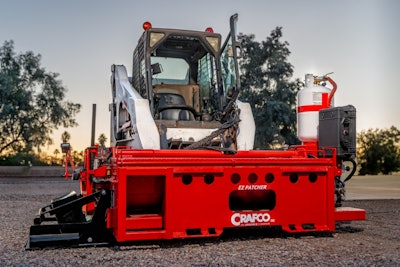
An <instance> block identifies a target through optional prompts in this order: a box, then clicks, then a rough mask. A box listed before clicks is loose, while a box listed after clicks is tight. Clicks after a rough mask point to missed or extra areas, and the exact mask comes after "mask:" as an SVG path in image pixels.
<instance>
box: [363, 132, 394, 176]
mask: <svg viewBox="0 0 400 267" xmlns="http://www.w3.org/2000/svg"><path fill="white" fill-rule="evenodd" d="M357 162H358V165H359V166H360V170H359V174H360V175H365V174H373V175H376V174H379V173H383V174H390V173H392V172H396V171H400V130H399V129H397V128H396V127H394V126H392V127H390V128H389V129H383V130H382V129H368V130H367V131H362V132H360V133H359V134H357Z"/></svg>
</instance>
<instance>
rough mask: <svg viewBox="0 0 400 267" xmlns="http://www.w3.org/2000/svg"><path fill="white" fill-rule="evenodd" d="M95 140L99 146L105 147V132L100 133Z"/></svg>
mask: <svg viewBox="0 0 400 267" xmlns="http://www.w3.org/2000/svg"><path fill="white" fill-rule="evenodd" d="M97 142H99V144H100V147H103V148H104V147H105V146H106V142H107V137H106V135H105V134H103V133H102V134H100V135H99V138H98V139H97Z"/></svg>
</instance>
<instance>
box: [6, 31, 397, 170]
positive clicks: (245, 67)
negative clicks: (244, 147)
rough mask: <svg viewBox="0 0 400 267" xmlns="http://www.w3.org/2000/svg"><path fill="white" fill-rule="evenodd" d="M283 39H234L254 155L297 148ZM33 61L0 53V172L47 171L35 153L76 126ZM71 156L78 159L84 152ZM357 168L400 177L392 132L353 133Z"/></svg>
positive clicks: (72, 111) (292, 86)
mask: <svg viewBox="0 0 400 267" xmlns="http://www.w3.org/2000/svg"><path fill="white" fill-rule="evenodd" d="M282 37H283V31H282V27H276V28H275V29H273V30H272V31H271V33H270V34H269V35H268V36H267V37H266V38H265V40H263V41H261V42H259V41H257V40H256V38H255V35H254V34H248V35H247V34H243V33H240V34H239V36H238V40H239V41H240V43H241V45H242V57H241V58H240V62H239V63H240V73H241V77H240V79H241V85H242V92H241V95H240V99H241V100H242V101H245V102H249V103H250V105H251V107H252V111H253V115H254V119H255V123H256V136H255V149H284V148H285V147H287V146H290V145H295V144H300V141H299V139H298V138H297V136H296V132H297V129H296V119H297V118H296V97H297V93H298V92H299V90H300V89H301V88H302V87H303V82H302V81H301V80H300V79H298V78H296V79H294V78H293V72H294V67H293V65H292V64H291V63H290V62H289V60H288V57H289V55H290V50H289V43H288V42H287V41H284V40H282ZM40 60H41V56H40V54H38V55H36V54H34V53H33V52H31V51H28V52H25V53H21V54H16V53H15V51H14V43H13V41H5V42H4V44H3V46H2V47H0V67H1V68H0V129H1V131H2V134H1V136H0V165H6V164H12V165H19V164H20V163H21V162H24V163H26V162H28V161H30V162H31V163H32V162H33V163H34V164H35V165H41V164H46V163H43V162H40V157H38V155H39V154H40V153H41V147H43V146H45V145H51V144H53V140H52V138H51V135H52V133H53V130H54V129H57V128H59V127H61V126H62V127H65V128H67V127H75V126H77V125H78V124H77V122H76V120H75V116H76V114H77V113H78V112H79V111H80V108H81V105H80V104H79V103H72V102H70V101H67V100H65V94H66V88H65V87H64V86H63V85H62V81H61V80H60V79H59V78H58V76H59V75H58V74H57V73H53V72H47V71H46V70H45V69H44V68H43V67H41V62H40ZM105 140H106V137H105V135H101V136H100V137H99V142H100V143H101V144H102V145H103V146H104V143H105ZM54 152H55V153H54V154H58V153H59V151H58V153H57V151H54ZM78 154H80V155H82V156H83V152H80V153H78ZM357 161H358V165H359V173H360V174H361V175H364V174H379V173H383V174H389V173H393V172H396V171H399V170H400V134H399V130H398V129H397V128H396V127H394V126H393V127H391V128H389V129H383V130H382V129H369V130H367V131H362V132H360V133H358V134H357ZM50 162H53V163H55V162H59V161H50ZM53 163H50V164H53Z"/></svg>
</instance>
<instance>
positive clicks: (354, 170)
mask: <svg viewBox="0 0 400 267" xmlns="http://www.w3.org/2000/svg"><path fill="white" fill-rule="evenodd" d="M346 161H348V162H351V164H353V168H352V170H351V172H350V173H349V175H347V177H346V179H344V181H343V182H344V183H345V182H347V181H348V180H350V179H351V177H353V175H354V173H355V172H356V169H357V163H356V162H355V161H354V159H349V160H344V161H343V162H346Z"/></svg>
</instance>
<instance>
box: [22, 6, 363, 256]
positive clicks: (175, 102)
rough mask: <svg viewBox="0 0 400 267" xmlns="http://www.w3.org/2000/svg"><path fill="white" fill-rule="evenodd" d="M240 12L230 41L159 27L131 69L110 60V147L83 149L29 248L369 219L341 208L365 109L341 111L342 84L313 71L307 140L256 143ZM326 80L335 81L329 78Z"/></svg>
mask: <svg viewBox="0 0 400 267" xmlns="http://www.w3.org/2000/svg"><path fill="white" fill-rule="evenodd" d="M236 20H237V14H235V15H233V16H232V17H231V20H230V26H231V32H230V33H229V34H228V37H227V39H226V41H225V42H224V43H222V42H221V35H220V34H216V33H214V32H213V30H212V29H211V28H207V29H206V31H204V32H201V31H188V30H173V29H160V28H153V27H152V26H151V24H150V23H148V22H147V23H145V24H144V33H143V35H142V36H141V38H140V39H139V42H138V45H137V47H136V49H135V50H134V53H133V70H132V77H128V75H127V72H126V68H125V67H124V66H122V65H113V66H112V76H111V85H112V97H113V102H112V103H111V104H110V113H111V138H110V139H111V147H110V148H102V147H99V146H97V145H95V146H92V147H89V148H87V149H86V151H85V161H84V167H83V169H82V170H81V171H80V172H79V173H75V175H74V177H73V178H74V179H79V181H80V188H81V192H80V194H77V193H75V192H71V193H69V194H67V195H64V196H62V197H60V198H57V199H53V200H52V202H51V204H50V205H48V206H45V207H43V208H41V209H40V211H39V215H38V216H37V217H36V218H35V219H34V225H32V226H31V228H30V234H29V240H28V243H27V246H26V248H27V249H35V248H43V247H52V246H88V245H89V246H95V245H106V244H110V243H114V242H126V241H140V240H162V239H181V238H200V237H217V236H219V235H221V234H222V232H223V231H224V229H227V228H242V227H254V226H256V227H261V228H262V227H271V226H276V227H280V228H281V229H282V230H283V231H285V232H289V233H305V232H333V231H335V224H336V222H338V221H352V220H365V217H366V214H365V211H364V210H361V209H355V208H347V207H342V203H343V201H344V193H345V182H346V181H348V180H349V179H350V178H351V176H352V175H353V174H354V172H355V170H356V163H355V161H354V158H355V154H356V129H355V125H356V110H355V108H354V107H353V106H351V105H349V106H344V107H334V105H333V96H334V93H335V91H336V84H335V82H334V81H333V80H332V79H331V78H330V77H328V76H327V75H325V76H322V77H316V76H314V75H312V74H307V75H306V79H305V87H304V88H303V89H302V90H301V91H300V92H299V94H298V107H297V111H298V136H299V139H300V140H301V141H302V145H298V146H291V147H288V148H285V149H281V150H253V144H254V134H255V125H254V119H253V115H252V112H251V107H250V105H249V104H248V103H243V102H241V101H239V100H238V99H237V98H238V95H239V93H240V83H239V80H240V79H239V69H238V57H239V55H240V44H239V43H238V41H237V40H236V39H235V38H236V32H235V29H236ZM327 82H329V83H330V84H331V86H332V88H328V87H326V86H325V83H327Z"/></svg>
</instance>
